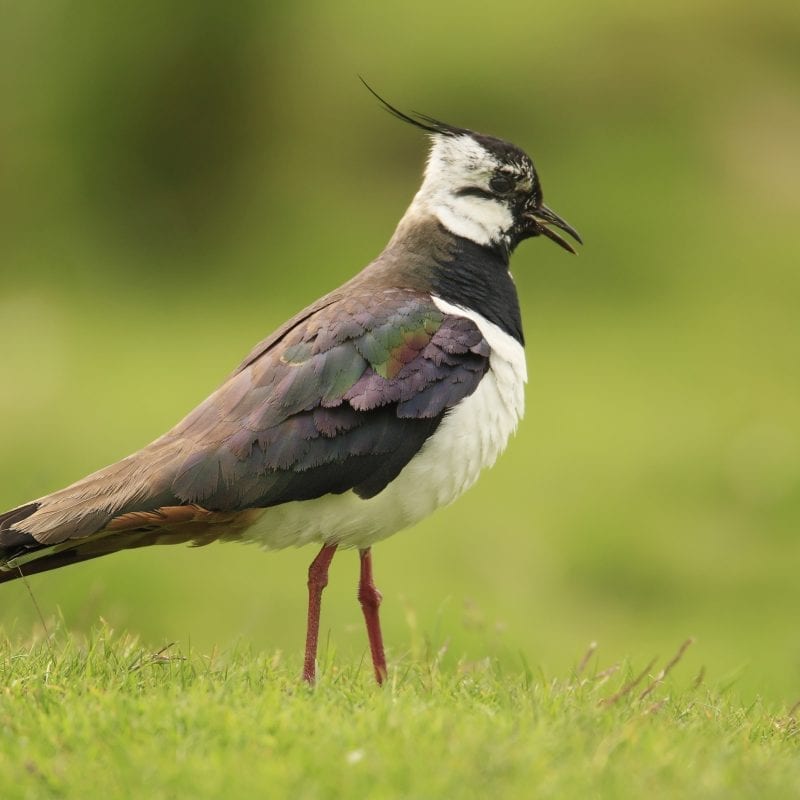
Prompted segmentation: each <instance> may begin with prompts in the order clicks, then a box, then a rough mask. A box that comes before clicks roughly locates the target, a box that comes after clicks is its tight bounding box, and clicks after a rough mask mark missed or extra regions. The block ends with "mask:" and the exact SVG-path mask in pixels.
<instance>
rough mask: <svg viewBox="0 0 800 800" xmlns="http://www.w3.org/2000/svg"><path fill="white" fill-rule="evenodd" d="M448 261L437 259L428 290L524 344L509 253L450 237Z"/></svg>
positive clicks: (446, 259)
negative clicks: (450, 246)
mask: <svg viewBox="0 0 800 800" xmlns="http://www.w3.org/2000/svg"><path fill="white" fill-rule="evenodd" d="M449 235H450V236H451V238H452V242H453V247H452V249H451V254H450V256H449V258H436V259H435V262H434V263H435V264H436V266H435V267H434V270H433V275H432V276H431V290H432V292H433V294H435V295H436V296H437V297H441V298H442V300H446V301H447V302H448V303H452V304H453V305H457V306H462V307H463V308H468V309H471V310H472V311H477V312H478V313H479V314H480V315H481V316H483V317H486V319H488V320H489V322H493V323H494V324H495V325H497V326H498V327H499V328H500V330H502V331H503V332H504V333H507V334H509V336H513V337H514V338H515V339H516V340H517V341H518V342H519V343H520V344H525V340H524V337H523V335H522V316H521V314H520V309H519V298H518V297H517V288H516V286H514V281H513V280H512V278H511V273H510V272H509V271H508V253H507V252H506V251H505V249H503V248H499V247H497V248H495V247H486V246H484V245H479V244H476V243H475V242H473V241H471V240H469V239H464V238H462V237H460V236H452V234H449Z"/></svg>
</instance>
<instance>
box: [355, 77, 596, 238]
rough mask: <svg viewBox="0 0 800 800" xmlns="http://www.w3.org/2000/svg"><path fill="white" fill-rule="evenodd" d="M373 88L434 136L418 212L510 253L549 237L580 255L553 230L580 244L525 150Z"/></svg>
mask: <svg viewBox="0 0 800 800" xmlns="http://www.w3.org/2000/svg"><path fill="white" fill-rule="evenodd" d="M367 88H368V89H369V90H370V91H371V92H372V93H373V94H375V96H376V97H377V98H378V100H380V102H381V103H382V104H383V105H384V107H385V108H386V109H387V110H388V111H390V112H391V113H392V114H394V116H396V117H398V118H399V119H401V120H403V121H404V122H408V123H410V124H411V125H414V126H416V127H417V128H421V129H422V130H424V131H426V132H427V133H428V134H429V135H430V138H431V141H432V144H431V150H430V154H429V156H428V164H427V167H426V169H425V178H424V180H423V182H422V186H421V188H420V190H419V192H418V193H417V195H416V197H415V198H414V202H413V203H412V205H411V209H409V210H410V211H411V212H412V213H422V214H432V215H434V216H435V217H436V218H437V219H438V220H439V222H441V224H442V225H444V226H445V227H446V228H447V229H448V230H449V231H450V232H451V233H453V234H455V235H456V236H462V237H464V238H466V239H470V240H471V241H473V242H476V243H477V244H480V245H488V246H492V247H500V248H503V249H504V250H506V251H507V252H510V251H512V250H513V249H514V248H515V247H516V246H517V245H518V244H519V243H520V242H521V241H523V240H524V239H528V238H530V237H531V236H546V237H547V238H548V239H551V240H552V241H554V242H555V243H556V244H558V245H560V246H561V247H563V248H564V249H565V250H569V251H570V252H571V253H574V252H575V250H574V248H573V247H572V245H571V244H570V243H569V242H568V241H567V240H566V239H565V238H564V237H563V236H561V235H560V234H558V233H556V231H554V230H553V228H559V229H560V230H562V231H564V232H566V233H568V234H569V235H570V236H571V237H572V238H573V239H575V240H576V241H577V242H579V243H580V242H581V238H580V236H579V235H578V232H577V231H576V230H575V229H574V228H573V227H572V226H571V225H569V224H568V223H567V222H566V221H565V220H563V219H561V217H559V216H558V215H557V214H556V213H555V212H554V211H551V210H550V209H549V208H548V207H547V206H546V205H545V204H544V202H543V200H542V187H541V184H540V183H539V176H538V175H537V174H536V168H535V167H534V166H533V161H532V160H531V159H530V157H529V156H528V155H527V154H526V153H525V152H524V151H523V150H521V149H520V148H519V147H516V146H515V145H513V144H511V143H509V142H506V141H503V140H502V139H496V138H495V137H493V136H486V135H484V134H480V133H476V132H475V131H471V130H468V129H466V128H458V127H455V126H453V125H448V124H447V123H444V122H440V121H439V120H436V119H433V118H432V117H428V116H426V115H424V114H417V113H414V114H411V115H409V114H404V113H403V112H402V111H399V110H397V109H396V108H394V107H393V106H391V105H389V104H388V103H387V102H386V101H385V100H384V99H383V98H382V97H380V96H379V95H377V94H376V93H375V92H374V91H373V90H372V89H371V88H370V87H369V86H367Z"/></svg>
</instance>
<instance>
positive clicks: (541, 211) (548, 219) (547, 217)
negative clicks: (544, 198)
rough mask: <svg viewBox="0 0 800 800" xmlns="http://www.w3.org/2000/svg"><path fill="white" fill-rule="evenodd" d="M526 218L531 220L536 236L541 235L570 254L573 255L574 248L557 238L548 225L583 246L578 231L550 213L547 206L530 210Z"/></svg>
mask: <svg viewBox="0 0 800 800" xmlns="http://www.w3.org/2000/svg"><path fill="white" fill-rule="evenodd" d="M528 217H529V218H530V219H532V220H533V223H534V227H535V229H536V233H537V234H542V235H543V236H546V237H547V238H548V239H551V240H552V241H554V242H555V243H556V244H557V245H559V246H561V247H563V248H564V249H565V250H569V252H570V253H575V252H576V251H575V248H574V247H573V246H572V245H571V244H570V243H569V242H568V241H567V240H566V239H565V238H564V237H563V236H559V235H558V234H557V233H556V232H555V231H554V230H551V229H550V228H548V227H547V226H548V225H553V226H554V227H556V228H559V229H560V230H562V231H564V232H565V233H568V234H569V235H570V236H571V237H572V238H573V239H574V240H575V241H576V242H577V243H578V244H583V240H582V239H581V237H580V234H579V233H578V231H576V230H575V228H573V227H572V225H570V224H569V223H568V222H566V221H565V220H563V219H561V217H559V216H558V214H556V213H555V211H551V210H550V209H549V208H548V207H547V206H545V205H541V206H539V207H538V208H534V209H531V210H530V211H529V212H528Z"/></svg>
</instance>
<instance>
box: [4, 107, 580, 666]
mask: <svg viewBox="0 0 800 800" xmlns="http://www.w3.org/2000/svg"><path fill="white" fill-rule="evenodd" d="M382 102H383V101H382ZM384 105H386V107H387V108H388V109H389V110H390V111H391V112H392V113H394V114H395V115H396V116H399V117H400V118H402V119H404V120H405V121H407V122H411V123H412V124H414V125H416V126H418V127H421V128H423V129H424V130H426V131H427V132H428V133H429V134H430V138H431V140H432V146H431V151H430V155H429V158H428V163H427V167H426V170H425V176H424V180H423V183H422V186H421V188H420V190H419V192H418V193H417V195H416V196H415V197H414V200H413V201H412V203H411V205H410V207H409V209H408V210H407V212H406V214H405V215H404V216H403V218H402V219H401V221H400V223H399V225H398V227H397V230H396V231H395V233H394V235H393V237H392V238H391V240H390V242H389V244H388V245H387V247H386V249H385V250H384V251H383V252H382V253H381V254H380V255H379V256H378V258H376V259H375V261H373V262H372V263H371V264H369V265H368V266H367V267H366V268H365V269H364V270H362V271H361V272H360V273H359V274H358V275H356V276H355V277H354V278H353V279H352V280H350V281H349V282H347V283H346V284H344V285H343V286H342V287H340V288H339V289H336V290H334V291H333V292H331V293H330V294H328V295H326V296H324V297H323V298H321V299H320V300H318V301H317V302H316V303H314V304H313V305H311V306H309V307H308V308H306V309H305V310H304V311H302V312H300V313H299V314H298V315H296V316H295V317H294V318H292V319H291V320H289V321H288V322H287V323H286V324H285V325H283V326H282V327H281V328H279V329H278V330H277V331H275V332H274V333H273V334H272V335H271V336H269V337H268V338H267V339H265V340H264V341H263V342H261V343H260V344H259V345H257V346H256V347H255V348H254V349H253V351H252V352H251V353H250V354H249V355H248V356H247V358H245V360H244V361H243V362H242V364H241V365H240V366H239V367H238V368H237V369H236V371H235V372H234V373H233V374H232V375H231V376H230V377H229V378H228V379H227V380H226V381H225V382H224V383H223V384H222V386H220V388H219V389H217V391H216V392H214V393H213V394H212V395H211V396H210V397H209V398H208V399H207V400H206V401H204V402H203V403H202V404H201V405H200V406H198V407H197V408H196V409H195V410H194V411H192V412H191V413H190V414H189V415H188V416H187V417H186V418H185V419H184V420H183V421H181V422H180V423H179V424H178V425H176V426H175V427H174V428H173V429H172V430H171V431H169V432H168V433H166V434H165V435H164V436H162V437H161V438H159V439H157V440H156V441H154V442H153V443H151V444H150V445H148V446H146V447H145V448H143V449H142V450H140V451H139V452H137V453H134V454H133V455H131V456H129V457H128V458H126V459H123V460H122V461H120V462H118V463H116V464H113V465H111V466H109V467H106V468H105V469H102V470H100V471H98V472H96V473H94V474H92V475H89V476H88V477H86V478H84V479H82V480H80V481H78V482H77V483H74V484H72V485H71V486H69V487H67V488H65V489H62V490H60V491H57V492H54V493H52V494H49V495H46V496H44V497H41V498H39V499H38V500H34V501H32V502H30V503H27V504H25V505H23V506H20V507H18V508H15V509H13V510H11V511H9V512H7V513H5V514H3V515H0V581H3V580H10V579H13V578H16V577H19V576H20V575H27V574H32V573H35V572H40V571H43V570H48V569H52V568H55V567H59V566H63V565H66V564H70V563H76V562H79V561H83V560H86V559H90V558H95V557H97V556H100V555H104V554H107V553H111V552H114V551H117V550H122V549H127V548H133V547H141V546H145V545H150V544H162V543H176V542H194V543H198V544H203V543H206V542H210V541H213V540H216V539H224V540H244V541H256V542H259V543H261V544H262V545H263V546H264V547H267V548H281V547H286V546H290V545H302V544H306V543H309V542H317V543H319V544H322V545H323V550H322V552H321V553H320V556H318V558H317V559H315V561H314V563H313V564H312V568H311V570H310V572H309V589H310V592H311V594H310V607H309V634H308V637H309V638H308V640H307V649H306V668H305V672H304V674H305V677H306V678H307V679H309V680H313V678H314V668H313V657H314V654H315V651H316V629H317V626H318V623H319V597H320V594H321V591H322V588H323V587H324V585H325V582H326V581H327V565H328V563H329V562H330V558H332V556H333V552H334V551H335V548H336V547H337V546H347V547H358V548H359V550H360V551H361V554H362V582H361V588H360V592H359V597H360V599H361V601H362V605H363V606H364V611H365V616H366V619H367V627H368V631H369V634H370V644H371V648H372V655H373V661H374V664H375V671H376V676H377V677H378V680H379V681H380V680H382V678H383V675H384V673H385V661H384V660H383V648H382V644H381V642H380V630H379V627H378V622H377V605H378V603H379V600H380V596H379V595H378V593H377V590H375V588H374V584H373V583H372V575H371V560H370V557H369V548H370V547H371V545H372V544H373V543H374V542H376V541H378V540H380V539H382V538H384V537H386V536H389V535H391V534H392V533H395V532H396V531H398V530H400V529H402V528H404V527H407V526H409V525H411V524H413V523H415V522H417V521H419V520H420V519H422V518H423V517H425V516H427V515H428V514H430V513H431V512H433V511H434V510H435V509H437V508H439V507H440V506H443V505H446V504H448V503H450V502H452V501H453V500H455V499H456V498H457V497H458V496H459V495H460V494H461V493H463V492H464V491H465V490H466V489H467V488H469V486H470V485H472V484H473V483H474V482H475V480H476V479H477V477H478V475H479V473H480V471H481V470H482V469H484V468H485V467H488V466H491V465H492V464H493V463H494V461H495V460H496V458H497V457H498V455H499V454H500V452H501V451H502V450H503V449H504V447H505V446H506V443H507V441H508V439H509V437H510V436H511V434H512V433H513V431H514V430H515V428H516V426H517V423H518V421H519V419H520V418H521V417H522V413H523V404H524V397H523V387H524V383H525V380H526V370H525V356H524V350H523V335H522V323H521V318H520V309H519V303H518V299H517V293H516V290H515V288H514V283H513V280H512V278H511V275H510V273H509V258H510V255H511V253H512V252H513V250H514V248H515V247H516V246H517V245H518V244H519V243H520V242H521V241H522V240H523V239H526V238H529V237H532V236H539V235H544V236H546V237H548V238H550V239H552V240H554V241H555V242H557V243H558V244H560V245H561V246H563V247H565V248H566V249H568V250H570V251H571V250H572V247H571V246H570V245H569V244H568V243H567V242H566V241H565V240H564V239H563V238H562V237H561V236H560V235H558V234H557V233H556V232H555V231H553V230H552V227H556V228H560V229H561V230H563V231H566V232H567V233H569V234H570V235H572V236H573V237H574V238H575V239H577V240H578V241H580V239H579V237H578V235H577V233H576V232H575V231H574V230H573V229H572V228H571V227H570V226H569V225H567V223H565V222H564V221H563V220H562V219H560V218H559V217H558V216H556V215H555V214H554V213H553V212H552V211H550V210H549V209H548V208H547V207H546V206H545V205H543V202H542V192H541V187H540V184H539V179H538V176H537V174H536V171H535V169H534V166H533V163H532V162H531V160H530V158H529V157H528V156H527V155H526V154H525V153H524V152H523V151H521V150H520V149H519V148H517V147H515V146H513V145H511V144H509V143H507V142H504V141H502V140H500V139H495V138H492V137H488V136H484V135H481V134H477V133H474V132H472V131H469V130H466V129H463V128H456V127H453V126H449V125H446V124H444V123H441V122H438V121H436V120H433V119H431V118H429V117H424V116H420V115H417V116H414V117H410V116H408V115H405V114H402V113H401V112H399V111H397V110H396V109H394V108H392V107H391V106H388V104H385V103H384Z"/></svg>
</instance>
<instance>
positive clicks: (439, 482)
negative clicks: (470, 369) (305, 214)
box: [244, 298, 527, 549]
mask: <svg viewBox="0 0 800 800" xmlns="http://www.w3.org/2000/svg"><path fill="white" fill-rule="evenodd" d="M434 302H435V303H436V305H437V306H438V307H439V308H440V309H441V310H442V311H444V312H445V313H448V314H453V315H455V316H462V317H469V318H470V319H471V320H473V321H474V322H475V323H476V324H477V326H478V328H480V331H481V333H483V335H484V337H485V339H486V341H487V342H488V343H489V346H490V347H491V354H490V357H489V370H488V371H487V373H486V375H484V377H483V379H482V380H481V382H480V384H479V385H478V388H477V389H476V390H475V391H474V392H473V393H472V394H471V395H470V396H469V397H467V398H466V399H465V400H463V401H462V402H461V403H459V404H458V406H457V407H456V408H454V409H452V410H451V411H449V412H448V413H447V414H446V415H445V417H444V419H443V420H442V422H441V424H440V425H439V427H438V428H437V429H436V432H435V433H434V434H433V436H431V437H430V438H429V439H428V440H427V441H426V442H425V444H424V445H423V446H422V449H421V450H420V451H419V453H417V455H415V456H414V458H412V459H411V461H410V462H409V463H408V464H407V465H406V466H405V467H404V468H403V470H402V472H401V473H400V474H399V475H398V476H397V478H395V479H394V480H393V481H392V482H391V483H390V484H389V485H388V486H387V487H386V488H385V489H384V490H383V491H382V492H380V493H379V494H377V495H376V496H375V497H371V498H369V499H367V500H362V499H361V498H360V497H358V495H356V494H355V493H353V492H346V493H344V494H339V495H334V494H329V495H325V496H324V497H319V498H316V499H314V500H303V501H298V502H291V503H283V504H281V505H278V506H273V507H271V508H267V509H264V512H263V513H262V515H261V516H260V517H259V518H258V519H257V521H256V522H255V523H254V524H253V525H252V526H251V527H250V528H248V529H247V531H246V532H245V533H244V539H245V540H249V541H254V542H257V543H259V544H261V545H262V546H263V547H266V548H270V549H272V548H281V547H289V546H300V545H304V544H308V543H309V542H327V543H333V542H336V543H338V544H339V545H341V546H343V547H369V546H370V545H371V544H372V543H373V542H376V541H378V540H380V539H384V538H386V537H387V536H391V534H393V533H396V532H397V531H399V530H401V529H402V528H406V527H408V526H409V525H413V524H414V523H415V522H419V521H420V520H421V519H423V518H424V517H427V516H428V515H429V514H431V513H432V512H433V511H435V510H436V509H437V508H440V507H441V506H445V505H447V504H448V503H452V502H453V500H455V499H456V498H457V497H458V496H459V495H461V494H462V493H463V492H465V491H466V490H467V489H468V488H469V487H470V486H472V484H473V483H475V481H476V480H477V478H478V475H479V474H480V471H481V470H482V469H484V468H485V467H490V466H492V464H494V462H495V461H496V460H497V457H498V456H499V455H500V453H501V452H502V451H503V449H504V448H505V446H506V444H507V443H508V440H509V438H510V436H511V434H512V433H513V432H514V431H515V430H516V427H517V423H518V422H519V420H520V418H521V417H522V413H523V409H524V384H525V381H526V379H527V373H526V368H525V353H524V350H523V348H522V345H520V344H519V342H517V341H516V340H515V339H514V338H513V337H511V336H509V335H508V334H506V333H504V332H503V331H502V330H501V329H500V328H498V327H497V326H496V325H494V324H493V323H491V322H489V321H488V320H486V319H485V318H484V317H482V316H480V314H476V313H475V312H473V311H468V310H465V309H461V308H458V307H457V306H453V305H450V304H449V303H446V302H444V301H443V300H439V299H437V298H434Z"/></svg>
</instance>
